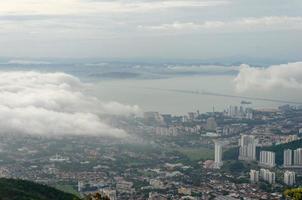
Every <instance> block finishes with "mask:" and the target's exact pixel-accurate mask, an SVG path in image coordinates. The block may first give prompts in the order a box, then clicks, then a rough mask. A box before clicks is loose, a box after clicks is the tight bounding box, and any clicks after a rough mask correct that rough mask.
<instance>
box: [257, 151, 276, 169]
mask: <svg viewBox="0 0 302 200" xmlns="http://www.w3.org/2000/svg"><path fill="white" fill-rule="evenodd" d="M259 165H260V166H263V167H270V168H271V167H275V165H276V163H275V152H272V151H261V152H260V160H259Z"/></svg>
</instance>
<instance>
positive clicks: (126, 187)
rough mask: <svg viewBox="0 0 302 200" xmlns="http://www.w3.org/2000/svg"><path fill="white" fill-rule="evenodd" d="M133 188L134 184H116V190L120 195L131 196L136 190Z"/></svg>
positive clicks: (120, 182) (119, 182) (124, 182)
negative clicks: (127, 194) (126, 194)
mask: <svg viewBox="0 0 302 200" xmlns="http://www.w3.org/2000/svg"><path fill="white" fill-rule="evenodd" d="M132 186H133V183H132V182H128V181H124V180H121V181H118V182H117V183H116V190H117V192H119V193H129V194H131V193H133V192H134V189H133V188H132Z"/></svg>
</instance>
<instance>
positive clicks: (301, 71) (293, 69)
mask: <svg viewBox="0 0 302 200" xmlns="http://www.w3.org/2000/svg"><path fill="white" fill-rule="evenodd" d="M234 81H235V84H236V89H237V90H238V91H239V92H243V91H246V90H271V89H275V88H287V89H302V62H295V63H288V64H282V65H272V66H270V67H268V68H258V67H250V66H249V65H241V67H240V70H239V74H238V75H237V77H236V78H235V80H234Z"/></svg>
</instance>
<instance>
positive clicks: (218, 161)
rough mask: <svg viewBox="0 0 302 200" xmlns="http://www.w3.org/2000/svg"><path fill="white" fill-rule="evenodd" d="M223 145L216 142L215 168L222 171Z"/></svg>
mask: <svg viewBox="0 0 302 200" xmlns="http://www.w3.org/2000/svg"><path fill="white" fill-rule="evenodd" d="M222 146H223V145H222V143H220V142H215V162H214V168H216V169H220V167H221V166H222V165H223V162H222Z"/></svg>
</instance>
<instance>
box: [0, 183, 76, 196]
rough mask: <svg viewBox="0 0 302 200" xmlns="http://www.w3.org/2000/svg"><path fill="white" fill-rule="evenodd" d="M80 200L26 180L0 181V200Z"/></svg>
mask: <svg viewBox="0 0 302 200" xmlns="http://www.w3.org/2000/svg"><path fill="white" fill-rule="evenodd" d="M54 199H56V200H79V198H78V197H76V196H74V195H72V194H68V193H65V192H62V191H60V190H57V189H55V188H52V187H48V186H45V185H41V184H37V183H33V182H30V181H24V180H15V179H5V178H1V179H0V200H54Z"/></svg>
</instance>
